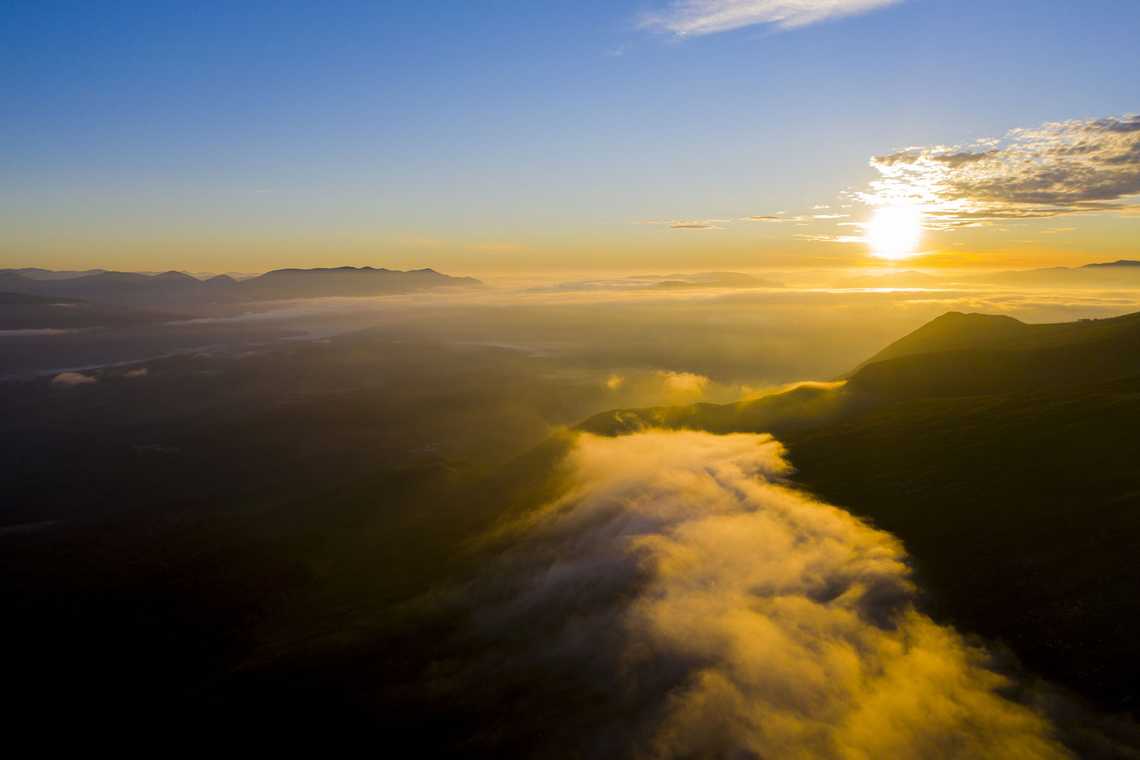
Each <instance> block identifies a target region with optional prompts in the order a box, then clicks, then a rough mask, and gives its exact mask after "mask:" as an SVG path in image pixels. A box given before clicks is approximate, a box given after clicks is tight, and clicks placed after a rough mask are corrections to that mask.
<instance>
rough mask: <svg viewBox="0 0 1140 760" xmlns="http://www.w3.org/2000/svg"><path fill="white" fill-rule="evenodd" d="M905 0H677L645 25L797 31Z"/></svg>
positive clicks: (691, 31) (686, 31)
mask: <svg viewBox="0 0 1140 760" xmlns="http://www.w3.org/2000/svg"><path fill="white" fill-rule="evenodd" d="M899 2H901V0H675V1H674V2H673V3H671V4H670V5H669V6H668V7H667V8H666V9H665V10H663V11H661V12H659V13H650V14H648V15H646V16H645V17H644V18H643V19H642V25H643V26H646V27H650V28H654V29H661V30H663V31H666V32H669V33H672V34H675V35H677V36H678V37H691V36H697V35H702V34H715V33H717V32H727V31H731V30H733V29H740V28H742V27H746V26H755V25H757V24H763V25H766V26H772V27H775V28H776V29H796V28H799V27H804V26H809V25H811V24H816V23H819V22H821V21H827V20H829V19H834V18H841V17H843V16H854V15H857V14H860V13H867V12H869V11H873V10H878V9H879V8H885V7H887V6H890V5H895V4H896V3H899Z"/></svg>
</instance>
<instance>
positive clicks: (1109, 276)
mask: <svg viewBox="0 0 1140 760" xmlns="http://www.w3.org/2000/svg"><path fill="white" fill-rule="evenodd" d="M963 285H966V286H970V285H972V286H977V285H1004V286H1011V287H1031V288H1140V261H1136V260H1132V259H1120V260H1119V261H1106V262H1102V263H1096V264H1085V265H1084V266H1079V267H1047V268H1043V269H1020V270H1010V271H1004V272H983V273H980V274H970V275H965V276H959V275H952V274H931V273H929V272H918V271H914V270H909V269H908V270H903V271H899V272H887V273H884V274H872V275H862V276H858V277H848V278H845V279H842V280H840V281H838V282H836V283H835V286H836V287H842V288H947V287H955V286H963Z"/></svg>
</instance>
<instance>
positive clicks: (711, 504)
mask: <svg viewBox="0 0 1140 760" xmlns="http://www.w3.org/2000/svg"><path fill="white" fill-rule="evenodd" d="M564 468H565V471H566V473H567V477H568V479H569V485H568V490H567V491H566V492H565V495H563V496H562V497H560V498H557V499H555V500H553V501H552V502H550V503H548V504H546V505H545V506H544V507H542V508H540V509H538V510H536V511H535V512H532V513H529V514H527V515H525V516H523V517H521V518H519V519H518V520H517V521H516V522H514V523H512V524H510V525H508V526H507V527H506V528H504V529H502V531H501V532H500V536H508V537H509V538H510V542H511V543H510V548H508V549H507V550H506V551H505V552H504V553H503V554H502V555H501V556H500V557H499V558H498V560H497V561H495V562H493V563H491V564H490V565H488V566H486V575H485V577H484V578H483V580H482V582H480V583H479V584H476V585H475V586H473V587H470V588H466V589H465V590H464V591H463V593H462V594H461V595H460V596H461V598H462V599H463V603H464V604H467V605H471V613H470V614H471V619H472V623H473V625H474V627H475V629H476V631H477V633H476V634H475V636H476V637H477V638H478V639H480V640H482V641H484V642H486V643H487V644H488V646H487V647H486V648H485V649H484V650H483V655H482V656H481V657H479V658H477V661H476V662H472V663H469V665H468V670H467V672H466V674H465V676H463V677H458V676H456V675H455V674H454V673H452V675H449V676H448V678H447V680H446V681H437V682H436V683H435V686H434V688H445V689H448V688H456V687H457V686H459V685H461V684H465V685H464V686H461V687H460V691H461V692H463V696H462V698H463V699H464V700H465V702H466V703H469V704H480V705H485V706H487V708H488V709H490V710H493V711H497V710H499V709H500V708H501V700H504V699H510V696H509V695H512V694H526V695H527V696H526V700H525V702H523V703H521V707H520V708H519V709H520V710H522V713H521V714H515V715H514V716H513V718H512V720H513V721H515V723H516V725H527V726H528V727H530V728H531V730H534V731H535V732H536V735H538V736H543V737H547V738H546V739H545V740H546V741H547V742H549V743H550V744H551V746H550V747H548V748H546V749H549V750H552V751H553V750H556V752H557V753H558V754H564V755H567V756H603V755H604V756H631V755H632V756H646V757H663V758H666V757H735V756H741V757H750V756H754V757H793V756H794V757H815V758H865V757H944V758H952V757H961V758H972V757H999V756H1000V757H1022V758H1055V757H1066V756H1068V755H1067V753H1066V751H1065V749H1064V748H1063V747H1062V746H1060V745H1059V744H1058V743H1057V741H1056V740H1055V739H1054V738H1053V729H1052V727H1051V725H1050V723H1049V721H1048V720H1047V719H1046V718H1045V717H1043V716H1042V715H1041V714H1039V713H1038V712H1036V711H1034V710H1033V709H1031V708H1030V707H1027V706H1025V705H1023V704H1020V703H1018V702H1015V701H1013V700H1012V699H1010V698H1007V697H1006V696H1004V694H1005V693H1006V691H1007V690H1008V689H1009V687H1011V686H1012V683H1011V682H1010V680H1009V679H1008V678H1007V677H1005V676H1003V675H1001V674H999V673H998V672H996V671H995V670H994V669H992V667H991V662H990V658H989V657H988V655H987V653H986V652H985V651H983V650H982V649H980V648H978V647H977V646H974V645H971V644H969V643H967V642H966V641H965V640H963V639H962V637H961V636H959V635H958V634H957V633H956V632H954V631H953V630H952V629H949V628H944V627H941V626H939V625H937V624H935V623H934V622H933V621H932V620H930V619H929V618H928V617H926V616H924V615H923V614H921V613H920V612H918V611H917V610H916V608H915V598H916V590H915V587H914V584H913V581H912V579H911V577H910V572H909V570H908V567H907V564H906V556H905V553H904V550H903V548H902V546H901V545H900V543H899V542H898V541H897V540H896V539H895V538H893V537H892V536H891V535H889V534H887V533H885V532H883V531H879V530H875V529H873V528H871V527H869V526H868V525H866V524H864V523H862V522H860V521H859V520H857V519H856V518H854V517H852V516H851V515H849V514H847V513H846V512H844V511H842V510H840V509H838V508H836V507H833V506H830V505H827V504H824V503H821V502H818V501H815V500H813V499H811V498H809V497H808V496H806V495H804V494H803V493H801V492H798V491H796V490H793V489H792V488H790V487H788V486H787V485H785V484H784V483H783V479H784V478H785V476H787V475H788V473H789V466H788V464H787V463H786V461H785V459H784V452H783V448H782V446H781V445H780V444H779V443H778V442H777V441H775V440H773V439H772V438H771V437H770V436H766V435H752V434H748V435H728V436H715V435H711V434H707V433H698V432H664V431H647V432H642V433H638V434H635V435H630V436H625V437H621V438H600V437H595V436H590V435H582V436H580V437H579V438H578V439H577V441H576V443H575V445H574V447H573V448H572V450H571V451H570V453H569V454H568V455H567V458H566V461H565V463H564ZM467 689H475V693H470V692H468V691H467ZM576 689H582V690H583V691H584V694H583V696H582V697H581V698H580V700H579V701H575V697H573V695H574V694H575V693H576V692H575V690H576ZM480 690H482V693H478V692H479V691H480ZM547 700H552V701H547ZM560 700H570V702H569V703H567V702H565V701H560ZM496 704H499V705H500V707H492V706H493V705H496ZM568 704H569V705H572V706H573V709H567V705H568ZM543 721H546V722H545V723H544V722H543ZM491 730H494V729H493V728H492V729H491ZM543 749H544V748H543V747H542V746H538V747H531V748H530V750H531V753H532V754H543Z"/></svg>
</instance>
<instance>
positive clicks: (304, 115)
mask: <svg viewBox="0 0 1140 760" xmlns="http://www.w3.org/2000/svg"><path fill="white" fill-rule="evenodd" d="M719 1H720V0H708V2H709V3H712V4H715V3H716V2H719ZM759 5H763V3H762V2H761V3H759ZM699 9H700V8H698V10H699ZM671 13H672V14H674V16H675V15H676V14H677V13H678V9H677V7H676V6H675V5H673V4H671V3H670V2H668V1H664V2H663V1H661V0H656V1H650V0H646V2H638V3H623V2H553V1H552V2H533V1H532V2H519V1H511V2H506V1H502V2H495V1H487V2H470V1H467V2H459V1H458V0H456V1H452V2H429V1H428V0H421V1H420V2H394V1H392V2H322V3H317V2H310V3H300V2H196V3H190V2H181V3H175V2H160V1H152V2H137V3H135V2H115V3H90V2H84V3H80V2H75V3H62V2H51V1H50V0H38V1H36V2H24V1H23V0H15V2H10V3H9V4H8V5H7V6H6V11H5V16H6V19H5V24H4V26H3V29H0V94H2V102H3V104H4V106H3V112H4V118H3V120H2V121H0V167H2V169H0V171H2V173H3V176H4V177H5V181H4V183H3V187H2V188H0V203H2V204H3V205H2V208H0V223H2V224H3V226H4V229H5V230H6V232H4V233H3V239H0V263H4V264H10V265H27V264H31V263H35V262H32V261H31V260H30V259H31V258H33V257H35V258H37V259H39V260H41V261H43V262H45V263H46V264H47V265H58V266H63V265H76V266H79V265H84V264H87V265H95V264H103V265H108V264H109V265H115V266H133V267H135V268H141V267H142V266H143V264H144V263H147V262H150V263H152V264H153V266H148V267H147V268H163V267H167V266H175V267H181V268H202V267H206V268H215V269H217V268H226V269H243V268H252V269H257V268H262V267H263V266H264V265H273V264H276V263H302V264H305V263H309V264H320V263H327V262H329V261H332V260H336V261H337V262H338V263H340V262H341V261H343V262H344V263H387V262H391V263H396V264H409V265H410V264H414V263H426V264H433V263H439V264H440V265H446V266H449V267H450V268H452V269H470V270H479V269H485V268H494V267H495V266H497V265H500V264H501V265H503V266H507V267H511V266H527V265H533V266H536V267H545V266H558V267H565V268H589V267H592V266H598V265H608V264H613V265H615V266H616V265H619V264H624V263H630V264H631V265H633V264H644V263H646V262H648V261H650V260H652V258H653V257H654V256H660V257H662V258H663V259H664V260H665V261H667V262H668V264H673V263H679V262H683V261H685V260H687V259H686V257H699V260H696V261H694V262H693V263H694V265H698V264H701V263H705V262H706V261H707V262H708V263H719V262H720V261H721V260H722V259H723V260H724V261H725V262H727V263H732V262H733V261H736V260H737V259H747V260H749V261H754V262H755V263H756V264H758V265H759V264H763V263H765V262H766V261H768V260H771V261H772V262H775V263H786V262H789V261H793V260H794V259H795V257H807V258H808V259H810V258H812V256H811V252H810V251H809V250H808V249H807V248H806V247H805V244H803V243H802V242H796V241H793V240H791V239H790V238H789V239H783V238H782V237H780V236H776V237H774V238H772V239H768V238H766V237H764V235H769V236H770V235H771V233H767V232H765V233H759V232H756V233H752V232H749V233H747V234H745V233H741V234H735V233H734V234H732V235H728V236H721V238H720V239H719V240H717V241H716V242H715V247H717V249H718V250H720V251H721V252H720V253H716V254H712V255H710V254H705V253H698V252H697V251H698V249H700V250H704V249H707V248H708V246H709V243H708V236H707V235H706V236H704V238H705V239H704V240H703V241H699V242H694V239H695V238H696V237H697V236H696V235H692V234H688V235H687V234H685V233H677V232H676V231H673V230H665V229H661V228H660V226H654V225H639V224H638V222H639V221H644V220H678V219H686V220H687V219H716V218H721V217H728V218H735V217H739V216H742V215H749V214H770V213H775V212H777V211H786V212H787V213H789V214H794V213H801V212H803V211H805V210H806V209H810V208H811V207H812V206H813V205H817V204H835V203H836V202H837V194H838V193H840V192H841V191H842V190H844V189H845V188H856V187H859V186H862V185H864V184H866V183H867V182H868V181H869V180H870V179H871V178H872V177H873V174H874V172H873V171H872V170H871V169H870V168H869V167H868V159H869V158H870V157H871V156H872V155H878V154H883V153H888V152H891V151H894V150H896V149H899V148H903V147H907V146H912V145H921V146H928V145H940V144H941V145H945V144H964V143H969V142H971V141H973V140H975V139H977V138H981V137H1000V136H1001V135H1003V134H1004V133H1006V132H1007V131H1008V130H1009V129H1011V128H1015V127H1034V126H1037V125H1040V124H1043V123H1046V122H1052V121H1060V120H1068V119H1089V118H1100V117H1107V116H1119V115H1123V114H1127V113H1130V112H1135V111H1137V110H1140V108H1138V102H1140V98H1138V97H1137V95H1138V94H1140V90H1138V89H1137V82H1138V81H1140V45H1137V44H1136V34H1137V30H1140V3H1137V2H1135V1H1134V0H1120V1H1116V2H1113V1H1111V0H1090V1H1088V2H1072V1H1070V2H1058V1H1052V2H1050V1H1047V0H1037V1H1035V2H1028V1H1018V0H1004V1H1003V2H1000V3H996V2H982V1H980V0H902V1H901V2H896V3H893V4H891V3H887V4H886V7H881V8H878V9H872V10H869V11H868V12H865V13H862V14H857V15H851V16H847V17H844V18H834V19H828V20H824V21H821V22H819V23H813V24H808V25H805V26H802V27H799V28H795V29H787V30H781V29H778V28H776V27H775V26H773V25H772V24H765V23H756V24H751V25H744V26H742V27H741V28H737V29H735V30H730V31H723V32H718V33H710V34H704V35H690V36H679V35H677V34H674V33H672V32H670V31H669V30H668V29H667V28H661V25H658V26H657V27H648V26H646V24H645V21H646V19H647V18H649V17H651V16H652V15H653V14H657V16H658V17H659V18H660V17H662V16H665V17H668V16H669V14H671ZM742 235H743V238H742ZM757 235H761V236H760V237H757ZM783 237H787V236H786V235H785V236H783ZM827 255H832V254H831V253H828V254H827ZM108 259H115V260H114V261H108ZM152 259H153V261H151V260H152ZM365 259H367V261H365ZM223 264H225V265H226V266H221V265H223Z"/></svg>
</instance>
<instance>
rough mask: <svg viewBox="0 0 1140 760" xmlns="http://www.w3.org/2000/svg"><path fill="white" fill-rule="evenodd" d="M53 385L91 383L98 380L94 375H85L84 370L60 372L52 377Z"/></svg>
mask: <svg viewBox="0 0 1140 760" xmlns="http://www.w3.org/2000/svg"><path fill="white" fill-rule="evenodd" d="M51 382H52V384H53V385H65V386H72V385H90V384H91V383H95V382H98V380H97V378H95V377H94V376H92V375H85V374H83V373H82V372H60V373H59V374H58V375H56V376H55V377H53V378H52V379H51Z"/></svg>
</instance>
